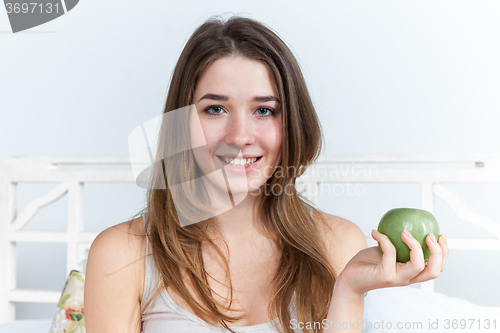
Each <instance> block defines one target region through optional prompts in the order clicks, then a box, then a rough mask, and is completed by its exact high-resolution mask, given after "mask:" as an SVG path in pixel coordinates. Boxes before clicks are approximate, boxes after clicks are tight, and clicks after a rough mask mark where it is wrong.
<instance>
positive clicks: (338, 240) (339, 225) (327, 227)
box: [313, 211, 367, 275]
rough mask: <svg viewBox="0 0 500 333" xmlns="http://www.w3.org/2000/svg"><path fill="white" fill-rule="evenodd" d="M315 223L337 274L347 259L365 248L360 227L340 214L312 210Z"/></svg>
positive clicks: (342, 268)
mask: <svg viewBox="0 0 500 333" xmlns="http://www.w3.org/2000/svg"><path fill="white" fill-rule="evenodd" d="M313 216H314V217H315V220H318V219H321V220H323V221H324V222H325V224H323V223H317V225H318V227H319V230H320V231H321V235H322V236H323V239H324V242H325V244H326V248H327V250H328V252H329V260H330V263H331V264H332V266H333V268H334V270H335V273H336V274H337V275H338V274H340V272H342V271H343V270H344V267H345V266H346V265H347V263H348V262H349V260H351V258H352V257H354V256H355V255H356V254H357V253H358V252H359V251H361V250H363V249H365V248H366V247H367V245H366V239H365V235H364V234H363V232H362V231H361V229H360V228H359V227H358V226H357V225H356V224H355V223H353V222H351V221H349V220H347V219H345V218H342V217H340V216H335V215H331V214H328V213H324V212H320V211H317V212H314V215H313Z"/></svg>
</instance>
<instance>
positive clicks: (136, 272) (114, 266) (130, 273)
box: [84, 219, 144, 333]
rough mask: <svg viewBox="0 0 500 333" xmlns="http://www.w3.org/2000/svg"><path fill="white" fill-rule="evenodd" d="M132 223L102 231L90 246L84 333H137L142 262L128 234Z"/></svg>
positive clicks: (137, 241) (135, 240)
mask: <svg viewBox="0 0 500 333" xmlns="http://www.w3.org/2000/svg"><path fill="white" fill-rule="evenodd" d="M133 221H137V219H136V220H133ZM133 221H130V222H125V223H121V224H119V225H116V226H113V227H111V228H109V229H106V230H104V231H103V232H101V233H100V234H99V235H98V236H97V238H96V239H95V240H94V242H93V243H92V246H91V248H90V251H89V256H88V259H87V270H86V276H85V295H84V300H85V328H86V332H87V333H115V332H123V333H136V332H141V325H140V322H138V318H139V315H140V297H141V295H142V286H143V282H144V260H143V259H141V258H142V257H143V255H142V256H141V242H140V238H139V237H137V236H133V235H130V234H129V232H130V230H132V229H130V228H129V227H130V226H131V224H132V222H133ZM132 232H134V231H132ZM134 233H135V232H134ZM129 264H130V265H129Z"/></svg>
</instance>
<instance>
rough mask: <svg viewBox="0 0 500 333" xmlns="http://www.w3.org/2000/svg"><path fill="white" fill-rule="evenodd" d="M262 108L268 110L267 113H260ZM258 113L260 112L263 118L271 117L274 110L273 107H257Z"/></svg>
mask: <svg viewBox="0 0 500 333" xmlns="http://www.w3.org/2000/svg"><path fill="white" fill-rule="evenodd" d="M261 110H264V111H267V113H265V114H262V113H260V112H259V111H261ZM257 113H260V114H259V116H260V117H261V118H265V117H271V116H272V115H274V111H273V110H272V109H270V108H258V109H257Z"/></svg>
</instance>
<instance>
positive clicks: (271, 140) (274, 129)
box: [261, 123, 282, 157]
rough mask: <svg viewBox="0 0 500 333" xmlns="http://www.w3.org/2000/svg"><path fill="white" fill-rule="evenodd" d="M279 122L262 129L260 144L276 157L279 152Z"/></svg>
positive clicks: (280, 131) (280, 135) (280, 134)
mask: <svg viewBox="0 0 500 333" xmlns="http://www.w3.org/2000/svg"><path fill="white" fill-rule="evenodd" d="M281 137H282V130H281V123H274V124H270V125H268V126H266V127H265V128H263V129H262V136H261V138H262V141H261V142H262V145H263V146H265V149H266V150H267V151H268V152H269V153H271V154H273V155H277V157H278V156H279V155H280V154H281Z"/></svg>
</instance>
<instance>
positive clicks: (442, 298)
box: [0, 287, 500, 333]
mask: <svg viewBox="0 0 500 333" xmlns="http://www.w3.org/2000/svg"><path fill="white" fill-rule="evenodd" d="M486 319H489V320H490V328H488V329H486V328H485V326H486V325H485V324H486V322H485V320H486ZM495 319H496V329H494V328H493V326H492V325H493V322H492V321H493V320H495ZM436 320H437V322H436ZM447 320H449V322H447ZM453 320H455V322H454V321H453ZM460 320H462V323H463V322H464V320H465V321H466V325H467V326H466V328H465V329H461V328H460ZM472 320H474V322H472ZM479 320H481V322H480V323H479V324H480V325H481V326H480V329H479V328H478V326H479V325H478V321H479ZM51 323H52V320H51V319H47V320H20V321H15V322H10V323H7V324H0V333H49V329H50V325H51ZM389 323H390V325H391V328H389V327H388V325H389ZM454 323H455V324H456V325H458V326H457V327H456V328H455V329H454V328H453V326H452V325H453V324H454ZM471 323H472V324H473V327H472V328H470V327H469V325H471ZM370 325H371V326H370ZM382 325H383V326H382ZM398 325H399V326H402V328H398V327H397V326H398ZM429 325H432V326H431V327H429ZM436 325H437V326H436ZM447 325H448V326H449V327H448V328H447ZM405 326H406V328H404V327H405ZM410 326H411V327H410ZM363 332H364V333H382V332H394V333H413V332H415V333H423V332H430V333H445V332H446V333H450V332H484V333H490V332H491V333H493V332H500V315H499V314H498V313H495V312H493V311H491V310H487V309H485V308H483V307H479V306H477V305H475V304H473V303H471V302H468V301H466V300H464V299H461V298H457V297H449V296H446V295H444V294H441V293H432V292H428V291H423V290H420V289H417V288H411V287H402V288H386V289H377V290H372V291H370V292H369V293H368V295H367V296H366V298H365V315H364V318H363Z"/></svg>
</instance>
